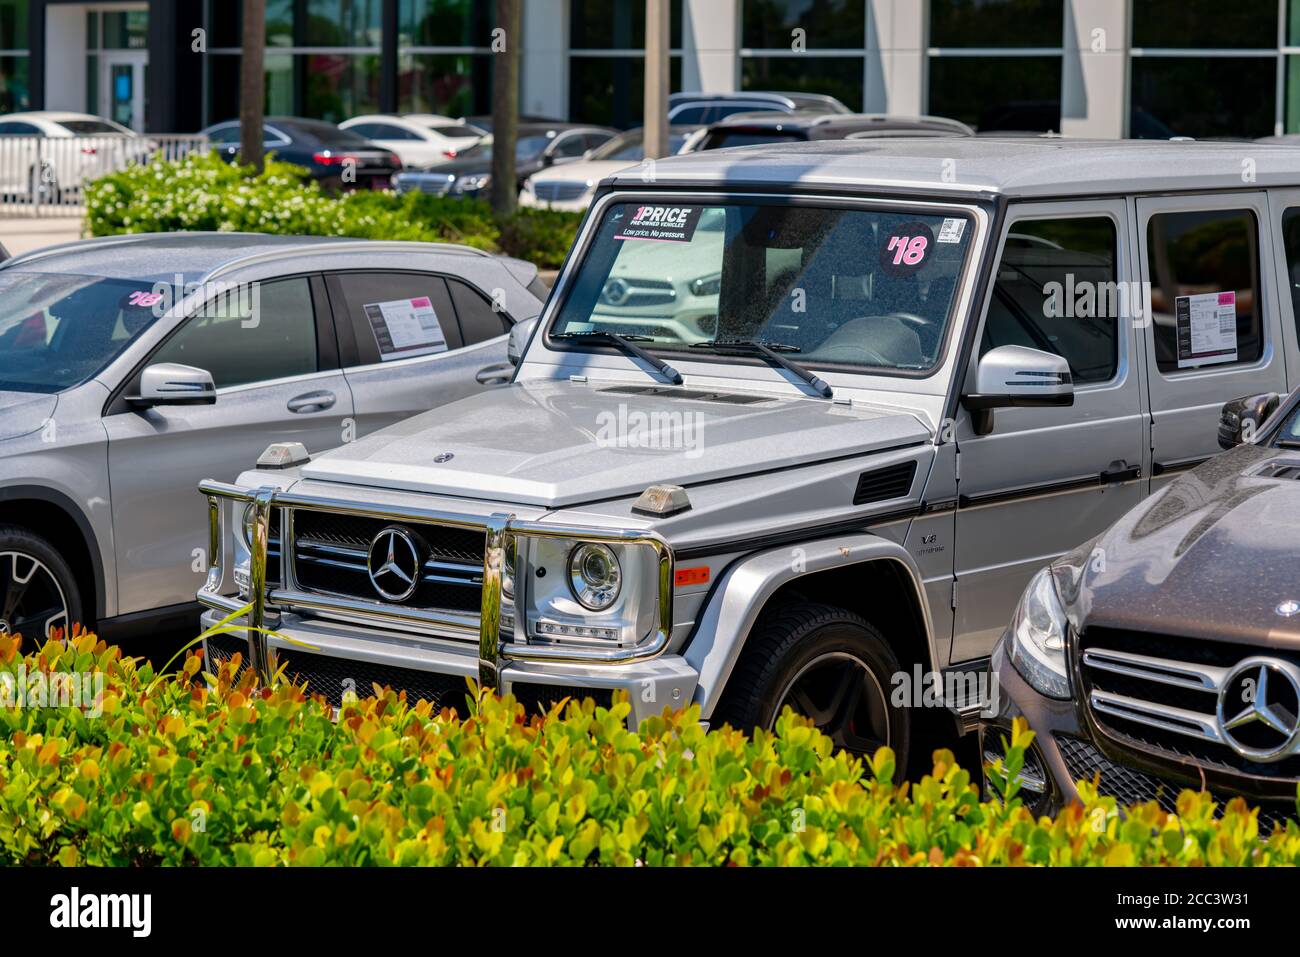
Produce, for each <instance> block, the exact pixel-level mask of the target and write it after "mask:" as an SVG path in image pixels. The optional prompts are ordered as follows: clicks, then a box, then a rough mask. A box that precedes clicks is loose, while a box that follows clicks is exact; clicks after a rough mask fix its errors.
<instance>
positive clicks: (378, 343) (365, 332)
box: [326, 272, 462, 365]
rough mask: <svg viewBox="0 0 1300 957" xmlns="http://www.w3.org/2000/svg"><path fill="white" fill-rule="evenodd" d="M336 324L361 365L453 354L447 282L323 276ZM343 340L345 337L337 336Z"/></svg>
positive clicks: (455, 334) (420, 277)
mask: <svg viewBox="0 0 1300 957" xmlns="http://www.w3.org/2000/svg"><path fill="white" fill-rule="evenodd" d="M326 284H327V285H328V286H329V290H330V300H331V302H332V303H333V306H334V320H335V322H336V323H343V322H347V323H348V325H349V327H350V331H351V332H352V333H353V335H354V336H355V337H356V344H357V358H358V361H359V363H360V364H361V365H372V364H374V363H376V362H389V361H392V360H395V359H408V358H414V357H416V356H425V355H432V354H435V353H439V352H448V351H450V350H452V349H459V348H460V347H461V345H462V342H461V335H460V327H459V326H458V325H457V324H456V311H455V308H454V307H453V306H452V302H451V296H450V295H449V294H448V292H447V283H446V281H445V280H444V279H443V278H442V277H441V276H433V275H429V274H427V273H416V272H349V273H336V274H334V275H331V276H327V277H326ZM343 334H344V335H346V333H343Z"/></svg>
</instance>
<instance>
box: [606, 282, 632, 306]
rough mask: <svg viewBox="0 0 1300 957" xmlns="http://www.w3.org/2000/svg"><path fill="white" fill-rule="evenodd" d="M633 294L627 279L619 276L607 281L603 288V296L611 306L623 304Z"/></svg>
mask: <svg viewBox="0 0 1300 957" xmlns="http://www.w3.org/2000/svg"><path fill="white" fill-rule="evenodd" d="M631 294H632V288H631V287H630V286H629V285H628V284H627V280H626V279H620V278H619V277H617V276H615V277H614V278H613V279H611V280H609V281H608V282H607V283H605V287H604V288H603V289H602V290H601V298H602V299H604V300H605V301H606V302H607V303H609V304H610V305H611V306H621V305H623V303H625V302H627V300H628V297H629V296H631Z"/></svg>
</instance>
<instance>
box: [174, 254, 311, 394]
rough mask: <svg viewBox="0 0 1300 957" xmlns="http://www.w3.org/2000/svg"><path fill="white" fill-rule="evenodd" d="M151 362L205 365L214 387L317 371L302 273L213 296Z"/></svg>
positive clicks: (308, 297) (308, 296)
mask: <svg viewBox="0 0 1300 957" xmlns="http://www.w3.org/2000/svg"><path fill="white" fill-rule="evenodd" d="M150 362H153V363H157V362H179V363H181V364H182V365H187V366H196V367H198V368H200V369H207V370H208V372H210V373H212V378H213V381H214V382H215V383H216V385H217V388H219V389H220V388H224V387H226V386H233V385H246V384H248V383H251V382H264V381H267V380H270V379H281V378H284V377H285V376H295V375H305V374H308V373H312V372H317V371H319V363H318V360H317V347H316V315H315V311H314V309H313V307H312V297H311V284H310V282H309V281H308V279H307V278H306V277H305V276H302V277H297V278H294V279H278V280H275V281H274V282H264V283H260V284H256V285H255V286H252V287H244V288H243V289H242V290H240V291H239V292H235V293H232V294H231V295H229V296H223V297H218V298H217V299H214V300H212V301H210V302H209V303H207V304H205V305H204V307H203V309H202V310H201V312H200V313H199V314H197V315H195V316H192V317H191V318H190V319H188V320H186V322H185V325H184V326H182V327H181V329H180V331H179V332H177V333H176V334H175V335H173V336H172V337H171V338H170V339H168V340H167V342H165V343H164V344H163V346H162V348H160V349H159V350H158V351H157V352H156V353H154V356H153V358H152V359H151V360H150Z"/></svg>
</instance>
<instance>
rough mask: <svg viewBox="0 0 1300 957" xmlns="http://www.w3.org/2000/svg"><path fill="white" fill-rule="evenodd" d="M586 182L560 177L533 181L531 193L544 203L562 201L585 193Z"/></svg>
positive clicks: (576, 197) (586, 188)
mask: <svg viewBox="0 0 1300 957" xmlns="http://www.w3.org/2000/svg"><path fill="white" fill-rule="evenodd" d="M588 189H589V187H588V186H587V184H586V183H582V182H578V181H570V180H562V179H553V180H542V181H541V182H535V183H533V195H534V196H536V197H537V198H538V199H540V200H541V201H542V202H544V203H564V202H568V201H569V200H573V199H578V198H579V197H581V196H584V195H586V193H587V190H588Z"/></svg>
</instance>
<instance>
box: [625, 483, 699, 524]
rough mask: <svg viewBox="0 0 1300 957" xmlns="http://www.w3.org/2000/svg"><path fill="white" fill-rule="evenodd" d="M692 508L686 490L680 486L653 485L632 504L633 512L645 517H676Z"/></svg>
mask: <svg viewBox="0 0 1300 957" xmlns="http://www.w3.org/2000/svg"><path fill="white" fill-rule="evenodd" d="M690 507H691V500H690V499H689V498H687V496H686V489H684V488H682V487H681V486H680V485H651V486H650V487H649V488H648V489H646V490H645V491H644V492H642V493H641V495H640V497H638V498H637V500H636V501H635V502H633V503H632V511H634V512H640V513H641V514H643V515H659V516H661V517H662V516H667V515H676V514H677V513H678V512H684V511H686V510H687V509H689V508H690Z"/></svg>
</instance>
